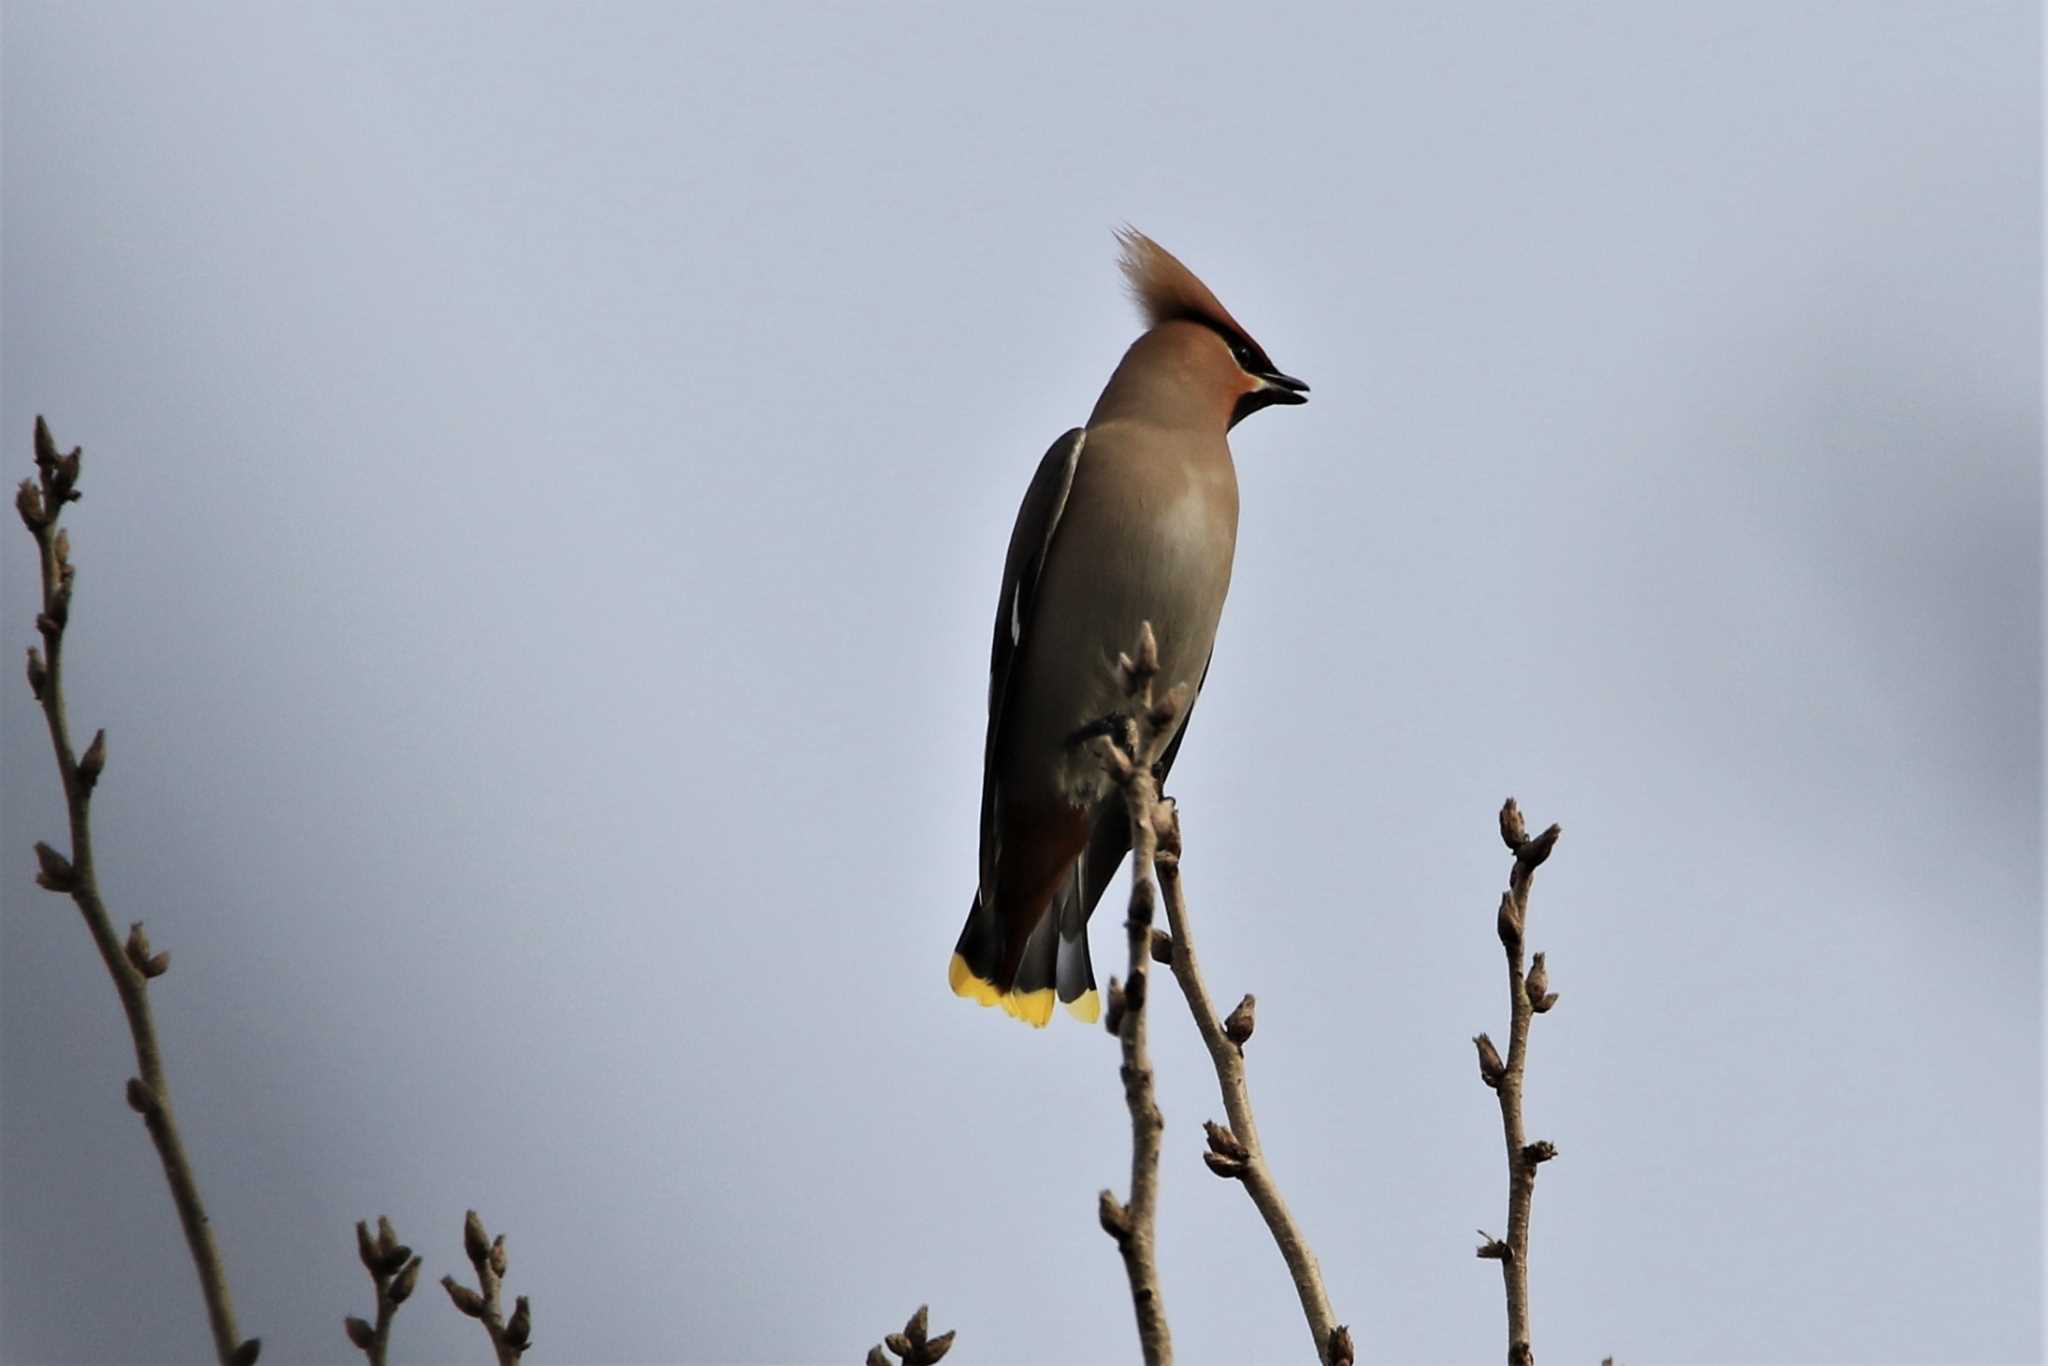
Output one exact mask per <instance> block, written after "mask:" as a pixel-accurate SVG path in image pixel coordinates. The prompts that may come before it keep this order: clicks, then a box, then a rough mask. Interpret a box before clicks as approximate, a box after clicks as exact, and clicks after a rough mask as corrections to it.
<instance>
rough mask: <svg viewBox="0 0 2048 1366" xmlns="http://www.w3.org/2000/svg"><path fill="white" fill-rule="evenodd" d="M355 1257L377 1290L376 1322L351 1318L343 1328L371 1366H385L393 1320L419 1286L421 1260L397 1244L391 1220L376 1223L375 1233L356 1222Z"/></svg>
mask: <svg viewBox="0 0 2048 1366" xmlns="http://www.w3.org/2000/svg"><path fill="white" fill-rule="evenodd" d="M356 1255H357V1256H358V1257H360V1258H361V1259H362V1263H363V1269H364V1270H365V1271H367V1272H369V1273H370V1283H371V1284H372V1285H374V1286H376V1288H377V1321H376V1322H375V1323H370V1322H369V1321H367V1320H365V1319H359V1318H356V1317H354V1316H353V1315H351V1316H350V1317H348V1318H346V1319H344V1320H342V1327H343V1328H344V1329H346V1330H347V1332H348V1340H349V1341H350V1342H352V1343H354V1344H355V1345H356V1346H357V1347H358V1348H360V1349H361V1350H362V1353H363V1355H364V1356H366V1357H368V1358H369V1363H370V1366H384V1360H385V1352H386V1351H387V1349H388V1348H389V1346H390V1342H391V1320H392V1319H393V1318H395V1317H396V1316H397V1314H398V1306H399V1305H401V1304H404V1303H405V1302H406V1301H407V1300H409V1299H411V1298H412V1292H413V1289H414V1288H415V1287H416V1286H418V1285H419V1282H420V1259H419V1258H418V1257H415V1256H413V1254H412V1249H411V1248H409V1247H407V1246H406V1245H405V1244H404V1243H401V1242H399V1241H398V1231H397V1230H396V1229H394V1228H392V1227H391V1221H390V1220H389V1219H385V1218H382V1217H380V1218H379V1219H378V1220H377V1231H376V1233H374V1234H373V1233H371V1232H370V1226H369V1225H368V1224H366V1223H364V1222H363V1221H362V1220H360V1219H358V1220H357V1221H356Z"/></svg>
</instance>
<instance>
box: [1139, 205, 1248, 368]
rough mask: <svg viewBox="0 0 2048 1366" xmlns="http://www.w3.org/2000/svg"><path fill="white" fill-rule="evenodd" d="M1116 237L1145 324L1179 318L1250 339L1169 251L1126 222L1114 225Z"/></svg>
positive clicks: (1235, 320) (1240, 325)
mask: <svg viewBox="0 0 2048 1366" xmlns="http://www.w3.org/2000/svg"><path fill="white" fill-rule="evenodd" d="M1116 240H1117V242H1118V243H1119V244H1120V245H1121V246H1122V247H1123V258H1122V260H1121V261H1119V262H1118V264H1119V265H1121V266H1122V267H1123V272H1124V281H1125V283H1127V284H1128V285H1129V286H1130V290H1131V297H1132V298H1133V299H1135V300H1136V301H1137V304H1138V310H1139V312H1141V313H1143V314H1144V315H1145V325H1146V326H1147V327H1157V326H1159V324H1161V323H1163V322H1171V321H1172V320H1174V319H1176V318H1181V319H1185V320H1187V321H1188V322H1196V323H1201V324H1202V325H1203V326H1205V327H1213V328H1215V329H1217V330H1218V331H1220V332H1223V333H1225V334H1227V335H1229V336H1232V337H1238V338H1241V339H1243V340H1245V341H1248V342H1249V341H1251V340H1252V338H1251V334H1250V333H1249V332H1246V331H1245V330H1244V327H1243V325H1242V324H1240V323H1239V322H1238V321H1237V319H1235V318H1233V317H1231V316H1230V310H1229V309H1227V308H1225V307H1224V306H1223V305H1222V303H1220V302H1219V301H1218V300H1217V298H1216V296H1215V295H1214V294H1211V293H1210V292H1209V286H1207V285H1205V284H1203V283H1202V282H1201V281H1200V280H1198V279H1196V278H1195V273H1194V272H1193V271H1191V270H1189V269H1188V268H1187V267H1186V266H1184V265H1182V264H1181V263H1180V259H1179V258H1178V257H1176V256H1175V255H1174V254H1173V253H1172V252H1170V251H1168V250H1167V249H1166V248H1165V247H1162V246H1160V245H1159V244H1158V243H1157V242H1155V241H1153V240H1152V239H1151V238H1149V237H1147V236H1146V235H1145V234H1144V233H1142V232H1139V231H1138V230H1137V229H1136V228H1134V227H1131V226H1130V225H1129V224H1125V225H1124V226H1123V227H1121V228H1119V229H1117V234H1116ZM1252 344H1253V345H1254V346H1256V345H1257V343H1256V342H1253V343H1252Z"/></svg>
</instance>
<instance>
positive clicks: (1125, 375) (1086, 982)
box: [947, 229, 1308, 1025]
mask: <svg viewBox="0 0 2048 1366" xmlns="http://www.w3.org/2000/svg"><path fill="white" fill-rule="evenodd" d="M1118 236H1119V239H1120V241H1121V243H1122V246H1123V261H1122V265H1123V272H1124V277H1125V279H1126V280H1127V281H1128V282H1129V284H1130V289H1131V293H1132V295H1133V296H1134V297H1135V298H1136V300H1137V303H1138V307H1139V309H1140V310H1141V311H1142V312H1143V314H1144V318H1145V324H1146V331H1145V334H1144V335H1143V336H1141V337H1139V338H1138V340H1137V341H1135V342H1133V343H1132V344H1131V348H1130V350H1128V351H1126V352H1125V353H1124V358H1123V360H1122V362H1121V363H1120V364H1118V366H1117V368H1116V372H1115V373H1114V374H1112V375H1111V376H1110V377H1109V384H1108V386H1107V387H1106V388H1104V389H1103V391H1102V397H1101V398H1099V399H1097V400H1096V402H1095V411H1094V412H1092V413H1091V414H1089V417H1088V425H1087V426H1085V427H1076V428H1075V429H1074V430H1073V431H1070V432H1068V433H1067V434H1066V435H1065V436H1062V437H1061V438H1060V439H1059V440H1057V441H1055V442H1053V444H1052V449H1051V450H1049V451H1047V452H1046V453H1045V458H1044V459H1043V460H1041V461H1040V462H1039V465H1038V472H1037V473H1036V474H1035V475H1033V476H1032V479H1031V485H1030V487H1029V488H1027V489H1026V490H1025V491H1024V505H1023V506H1022V507H1021V508H1019V509H1018V510H1017V525H1016V527H1015V529H1014V530H1012V531H1011V533H1010V550H1009V554H1008V556H1007V557H1006V558H1005V560H1004V562H1003V583H1002V591H1001V593H1000V595H999V597H998V599H997V602H996V622H995V645H994V649H993V651H992V654H991V657H990V660H989V684H988V739H987V743H986V747H985V749H984V751H983V755H982V779H981V885H980V886H979V887H978V888H977V889H976V891H975V895H974V901H973V903H972V904H971V905H970V906H969V908H968V912H967V924H966V926H965V927H964V928H963V929H962V930H961V931H960V940H959V943H958V944H957V945H955V947H954V950H953V960H952V963H951V965H950V967H949V970H948V973H947V976H948V979H949V980H950V981H951V983H952V986H953V990H954V991H955V992H956V993H958V994H959V995H962V996H966V997H968V998H970V999H972V1000H975V1001H979V1002H980V1003H981V1004H983V1005H1000V1006H1001V1007H1002V1008H1003V1009H1004V1010H1005V1011H1007V1012H1009V1013H1010V1014H1011V1015H1013V1016H1015V1017H1016V1018H1018V1019H1020V1020H1024V1021H1026V1022H1028V1023H1030V1024H1033V1025H1043V1024H1045V1023H1046V1021H1047V1020H1049V1019H1051V1018H1052V1007H1053V998H1054V997H1055V995H1057V997H1058V998H1059V1000H1060V1001H1061V1002H1063V1003H1064V1004H1065V1005H1066V1006H1067V1008H1068V1009H1069V1010H1070V1011H1072V1012H1073V1013H1074V1014H1075V1015H1077V1016H1078V1017H1080V1018H1081V1019H1084V1020H1091V1021H1092V1020H1094V1019H1095V1018H1097V1015H1098V1013H1099V1005H1098V1001H1097V998H1096V992H1095V970H1094V968H1093V966H1092V965H1091V964H1090V962H1089V959H1088V917H1089V915H1090V913H1091V912H1093V911H1094V909H1095V903H1096V901H1097V900H1099V899H1100V898H1101V896H1102V889H1103V887H1104V886H1105V885H1106V884H1107V883H1108V882H1109V880H1110V878H1111V877H1112V876H1113V875H1114V874H1115V872H1116V869H1117V865H1118V864H1120V863H1122V862H1123V858H1124V855H1125V853H1127V852H1128V851H1129V848H1130V831H1129V828H1128V825H1127V821H1126V816H1125V812H1124V803H1123V798H1122V797H1121V796H1120V795H1119V794H1118V792H1117V791H1116V789H1115V787H1114V786H1113V785H1112V784H1111V783H1110V781H1109V779H1108V777H1107V776H1106V775H1105V774H1104V773H1103V771H1102V767H1101V764H1100V762H1099V761H1098V760H1097V758H1096V757H1095V755H1094V754H1093V753H1091V752H1090V751H1089V749H1088V748H1087V746H1085V745H1084V744H1082V743H1081V742H1080V737H1081V736H1082V735H1085V733H1086V731H1087V728H1088V727H1089V726H1090V724H1091V723H1094V722H1097V721H1100V720H1101V719H1103V718H1104V717H1107V716H1110V715H1113V714H1114V713H1116V712H1117V711H1118V709H1119V708H1120V707H1122V706H1124V705H1126V704H1125V702H1124V698H1123V694H1122V690H1121V684H1120V683H1119V680H1118V677H1117V672H1116V669H1115V667H1114V662H1115V660H1116V658H1117V655H1118V653H1119V652H1120V651H1121V650H1123V649H1125V648H1127V647H1128V646H1129V645H1130V643H1131V642H1132V641H1133V640H1134V639H1136V637H1137V635H1138V630H1139V626H1140V624H1141V623H1144V622H1148V621H1149V622H1150V623H1151V624H1152V628H1153V631H1154V634H1155V635H1156V636H1157V639H1158V642H1159V663H1160V668H1159V681H1160V683H1161V684H1162V686H1163V687H1165V688H1172V687H1174V686H1177V685H1182V684H1185V685H1186V686H1187V687H1188V689H1189V691H1188V697H1187V703H1186V705H1185V706H1184V707H1183V708H1182V709H1181V712H1180V717H1179V721H1178V723H1177V724H1178V726H1179V727H1180V729H1179V730H1178V731H1177V732H1176V733H1175V734H1174V736H1173V737H1172V740H1171V742H1170V743H1169V744H1168V746H1167V748H1166V750H1165V751H1164V754H1163V756H1162V758H1161V761H1160V771H1161V773H1162V775H1163V774H1164V772H1165V770H1166V769H1167V768H1170V767H1171V766H1172V764H1173V760H1174V757H1175V755H1176V754H1177V753H1178V752H1179V750H1180V742H1181V740H1182V738H1183V736H1184V735H1185V734H1186V730H1185V728H1186V725H1187V717H1188V715H1189V714H1190V713H1191V712H1192V710H1193V708H1194V702H1195V697H1196V696H1197V695H1198V694H1199V693H1200V691H1201V685H1202V680H1203V679H1204V678H1205V677H1206V676H1207V674H1208V669H1209V653H1210V649H1211V647H1212V645H1213V644H1214V642H1215V639H1216V622H1217V619H1218V618H1219V617H1220V616H1221V615H1222V612H1223V598H1224V594H1225V593H1227V592H1228V591H1229V588H1230V562H1231V558H1232V556H1233V554H1234V553H1235V551H1236V548H1237V471H1236V470H1235V469H1234V468H1233V467H1232V465H1231V462H1230V445H1229V442H1228V440H1227V439H1226V437H1227V433H1228V432H1229V430H1230V429H1231V428H1232V427H1233V426H1235V425H1236V424H1237V423H1239V422H1240V421H1242V420H1243V419H1244V418H1246V417H1248V416H1250V415H1251V414H1253V413H1255V412H1257V411H1258V410H1259V409H1261V408H1265V407H1268V406H1270V405H1272V404H1276V403H1305V402H1307V399H1306V397H1305V395H1306V394H1307V392H1308V386H1307V385H1306V384H1303V383H1302V382H1301V381H1300V380H1298V379H1294V378H1291V377H1290V376H1287V375H1284V374H1282V373H1280V370H1279V368H1278V367H1277V366H1275V365H1274V364H1273V362H1272V359H1271V358H1270V357H1268V356H1267V355H1266V352H1265V349H1264V348H1263V347H1261V346H1260V345H1259V344H1258V343H1257V342H1256V341H1253V340H1252V338H1251V334H1250V333H1248V332H1246V331H1245V330H1244V328H1243V327H1241V326H1240V325H1239V324H1238V322H1237V320H1236V319H1235V318H1233V317H1231V316H1230V312H1229V310H1228V309H1226V308H1224V307H1223V305H1222V304H1221V303H1219V302H1217V299H1216V296H1215V295H1214V294H1212V293H1210V292H1209V289H1208V286H1206V285H1204V284H1203V283H1202V282H1201V281H1200V280H1198V279H1196V278H1195V276H1194V273H1193V272H1192V271H1190V270H1189V269H1188V268H1187V267H1186V266H1184V265H1182V264H1181V263H1180V262H1179V261H1178V260H1176V259H1175V258H1174V257H1173V256H1172V255H1171V254H1170V253H1168V252H1167V251H1166V250H1165V249H1164V248H1162V247H1160V246H1159V245H1158V244H1157V243H1156V242H1154V241H1152V239H1151V238H1149V237H1146V236H1145V235H1144V234H1142V233H1140V232H1137V231H1135V230H1131V229H1125V230H1124V231H1123V232H1121V233H1119V234H1118Z"/></svg>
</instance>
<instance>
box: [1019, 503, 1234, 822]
mask: <svg viewBox="0 0 2048 1366" xmlns="http://www.w3.org/2000/svg"><path fill="white" fill-rule="evenodd" d="M1235 493H1236V490H1235V488H1234V487H1228V488H1219V487H1217V486H1216V485H1214V484H1213V483H1206V482H1204V481H1198V480H1190V481H1188V483H1186V484H1185V485H1183V486H1182V487H1181V488H1180V489H1177V490H1175V492H1174V495H1173V496H1172V497H1171V498H1167V499H1162V500H1160V501H1159V502H1158V503H1157V504H1155V505H1152V506H1145V505H1139V506H1135V507H1123V508H1116V507H1105V506H1104V505H1102V504H1100V503H1098V504H1095V505H1094V507H1093V508H1092V509H1089V510H1088V511H1083V512H1081V514H1080V516H1081V518H1082V519H1083V523H1082V524H1077V525H1063V526H1062V527H1061V528H1060V535H1061V536H1062V537H1064V536H1067V535H1069V534H1072V535H1075V536H1076V537H1077V539H1079V538H1080V537H1084V536H1085V537H1086V538H1087V540H1086V541H1085V542H1084V543H1085V544H1091V545H1095V546H1106V547H1108V548H1109V549H1108V553H1106V554H1102V555H1098V556H1097V557H1096V558H1095V562H1094V563H1093V564H1090V565H1087V566H1082V565H1081V564H1080V563H1079V560H1080V558H1081V557H1078V556H1076V557H1063V556H1058V555H1055V556H1054V557H1052V562H1051V563H1050V564H1048V566H1047V574H1046V580H1045V581H1044V582H1042V583H1041V585H1040V592H1039V595H1038V604H1039V605H1038V609H1037V611H1036V612H1035V614H1034V620H1033V622H1032V639H1031V641H1030V642H1029V643H1028V646H1027V648H1026V650H1025V652H1024V655H1025V658H1024V661H1023V663H1024V674H1025V677H1024V678H1023V679H1022V680H1021V681H1022V683H1023V685H1024V686H1023V687H1022V688H1019V689H1017V690H1016V692H1015V693H1014V694H1013V696H1015V697H1016V698H1017V700H1018V702H1019V704H1020V708H1019V714H1018V715H1017V716H1016V722H1017V724H1016V725H1015V726H1014V727H1012V728H1011V729H1010V738H1011V741H1012V744H1013V746H1014V747H1015V750H1016V751H1017V757H1018V758H1019V759H1023V758H1024V757H1025V755H1026V754H1027V753H1028V754H1030V755H1033V756H1036V757H1037V762H1036V763H1018V764H1014V765H1012V766H1010V768H1009V770H1008V771H1010V772H1012V773H1023V772H1034V771H1035V772H1039V773H1048V772H1049V776H1052V778H1053V781H1054V783H1055V784H1056V787H1057V789H1058V795H1059V796H1060V797H1061V798H1062V799H1064V800H1065V801H1067V802H1069V803H1071V804H1073V805H1076V806H1082V807H1089V806H1093V805H1094V804H1095V803H1096V802H1097V801H1099V800H1101V798H1102V796H1103V795H1104V794H1105V793H1106V792H1107V789H1108V780H1107V778H1106V777H1105V776H1104V775H1103V773H1102V767H1101V763H1100V761H1099V760H1098V759H1097V758H1096V757H1095V755H1094V754H1093V752H1092V751H1091V750H1090V748H1089V747H1088V746H1085V745H1073V744H1070V743H1069V739H1070V737H1071V736H1072V735H1073V733H1074V732H1075V731H1076V730H1078V729H1080V728H1081V727H1083V726H1086V725H1087V724H1088V723H1089V722H1091V721H1095V720H1099V719H1101V718H1102V717H1105V716H1109V715H1112V714H1114V713H1118V712H1123V711H1127V710H1128V709H1129V706H1130V703H1129V700H1128V699H1127V698H1126V697H1125V696H1124V693H1123V686H1122V681H1121V678H1120V676H1119V674H1118V672H1117V669H1116V659H1117V656H1118V654H1119V653H1125V652H1128V651H1130V650H1132V649H1133V648H1134V647H1135V645H1136V643H1137V639H1138V630H1139V627H1140V625H1141V624H1143V623H1145V622H1150V623H1151V624H1152V633H1153V636H1154V638H1155V639H1156V640H1157V642H1158V646H1159V666H1160V667H1159V676H1158V678H1157V680H1156V681H1155V683H1154V685H1153V687H1154V693H1155V695H1164V693H1165V692H1166V690H1167V689H1169V688H1173V687H1176V686H1185V687H1186V689H1187V700H1188V702H1189V704H1192V703H1193V701H1194V694H1195V691H1196V689H1198V688H1199V687H1200V686H1201V681H1202V674H1203V671H1204V669H1205V668H1206V666H1207V664H1208V661H1209V652H1210V649H1211V647H1212V646H1213V645H1214V643H1215V639H1216V624H1217V620H1218V618H1219V617H1220V615H1221V613H1222V609H1223V599H1224V595H1225V594H1226V592H1227V591H1228V590H1229V587H1230V562H1231V558H1232V552H1233V550H1234V548H1235V543H1236V530H1237V527H1236V521H1237V518H1236V512H1237V508H1236V497H1235ZM1085 506H1086V505H1084V507H1085ZM1074 510H1075V509H1074V506H1073V503H1072V502H1071V501H1070V503H1069V513H1070V515H1071V514H1072V513H1073V512H1074ZM1087 522H1093V523H1094V525H1087V524H1086V523H1087ZM1219 550H1220V553H1219ZM1053 750H1057V751H1059V753H1060V758H1059V760H1058V762H1057V763H1056V764H1055V765H1053V766H1052V767H1051V769H1050V771H1049V770H1048V769H1047V768H1046V767H1045V766H1044V757H1043V756H1045V755H1046V754H1047V753H1048V752H1049V751H1053ZM1048 795H1050V794H1048Z"/></svg>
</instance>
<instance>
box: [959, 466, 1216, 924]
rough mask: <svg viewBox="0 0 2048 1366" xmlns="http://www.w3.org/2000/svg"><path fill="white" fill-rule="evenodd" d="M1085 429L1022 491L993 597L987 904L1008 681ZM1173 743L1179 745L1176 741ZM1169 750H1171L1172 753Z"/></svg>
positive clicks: (998, 843) (984, 851)
mask: <svg viewBox="0 0 2048 1366" xmlns="http://www.w3.org/2000/svg"><path fill="white" fill-rule="evenodd" d="M1087 438H1088V433H1087V431H1086V429H1084V428H1081V427H1076V428H1074V429H1073V430H1072V431H1070V432H1068V433H1067V434H1066V435H1064V436H1062V437H1061V438H1060V439H1059V440H1057V441H1055V442H1053V443H1052V446H1051V448H1050V449H1049V450H1047V451H1046V453H1045V456H1044V458H1043V459H1041V460H1040V461H1039V462H1038V471H1037V473H1035V474H1033V475H1032V476H1031V485H1030V487H1028V488H1026V489H1025V490H1024V502H1023V505H1022V506H1020V507H1019V508H1018V509H1017V524H1016V526H1014V527H1012V528H1011V530H1010V550H1009V553H1008V554H1007V555H1005V556H1004V558H1003V586H1002V591H1001V593H1000V594H999V595H998V597H997V599H996V625H995V639H994V643H993V644H992V645H991V647H990V650H989V660H988V735H987V738H986V739H985V741H984V742H983V745H982V754H981V896H982V898H983V899H984V901H986V898H987V896H988V894H989V890H990V889H991V888H992V887H993V886H994V885H995V870H996V856H997V854H998V853H999V852H1000V851H1001V848H1002V812H1001V811H1000V810H999V808H998V802H997V790H998V788H999V787H1000V785H1001V784H1000V781H999V780H1000V778H1001V775H1000V774H999V773H997V771H996V756H997V754H998V753H999V752H1000V750H1001V745H1000V744H999V743H998V742H999V741H1000V740H1001V738H1002V731H1003V715H1004V710H1005V703H1006V702H1007V701H1008V700H1009V691H1010V679H1011V677H1012V675H1013V674H1014V673H1015V671H1016V663H1017V659H1018V657H1019V655H1020V654H1021V653H1022V651H1023V649H1024V646H1025V643H1026V641H1027V639H1028V638H1029V634H1030V628H1031V620H1032V608H1033V607H1034V606H1035V605H1036V599H1037V596H1038V579H1039V573H1040V571H1042V570H1043V569H1044V568H1045V555H1046V551H1047V549H1048V548H1050V547H1051V545H1052V537H1053V532H1054V531H1056V530H1057V529H1058V528H1059V524H1060V514H1061V513H1063V512H1065V511H1066V507H1067V493H1068V491H1069V490H1071V489H1072V488H1073V487H1074V468H1075V466H1076V465H1077V464H1078V463H1079V462H1080V459H1081V446H1082V444H1083V443H1084V442H1085V441H1086V440H1087ZM1176 743H1178V741H1177V740H1176ZM1170 752H1171V751H1169V753H1170Z"/></svg>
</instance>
